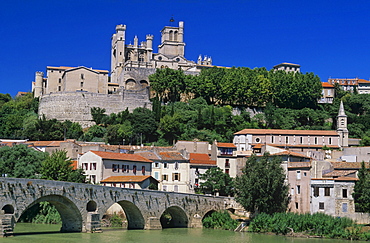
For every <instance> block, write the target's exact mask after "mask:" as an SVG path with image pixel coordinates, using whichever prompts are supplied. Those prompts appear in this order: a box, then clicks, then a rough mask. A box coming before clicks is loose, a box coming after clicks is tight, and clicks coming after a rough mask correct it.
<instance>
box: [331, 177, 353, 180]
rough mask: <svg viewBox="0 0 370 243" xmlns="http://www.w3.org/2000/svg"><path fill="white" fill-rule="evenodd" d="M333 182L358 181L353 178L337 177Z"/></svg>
mask: <svg viewBox="0 0 370 243" xmlns="http://www.w3.org/2000/svg"><path fill="white" fill-rule="evenodd" d="M334 180H335V181H358V179H357V178H355V177H338V178H335V179H334Z"/></svg>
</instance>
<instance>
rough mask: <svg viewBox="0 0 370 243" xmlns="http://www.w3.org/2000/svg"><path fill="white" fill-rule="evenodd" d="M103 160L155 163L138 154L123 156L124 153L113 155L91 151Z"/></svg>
mask: <svg viewBox="0 0 370 243" xmlns="http://www.w3.org/2000/svg"><path fill="white" fill-rule="evenodd" d="M90 152H92V153H94V154H96V155H98V156H99V157H101V158H103V159H113V160H124V161H137V162H148V163H152V162H153V161H151V160H149V159H147V158H144V157H143V156H140V155H137V154H123V153H113V152H102V151H90Z"/></svg>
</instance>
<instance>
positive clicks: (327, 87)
mask: <svg viewBox="0 0 370 243" xmlns="http://www.w3.org/2000/svg"><path fill="white" fill-rule="evenodd" d="M321 85H322V95H321V99H320V100H319V101H318V103H321V104H323V103H328V104H332V103H333V100H334V95H335V89H334V86H333V85H332V84H329V83H327V82H321Z"/></svg>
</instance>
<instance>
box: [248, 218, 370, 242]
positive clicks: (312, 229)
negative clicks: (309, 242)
mask: <svg viewBox="0 0 370 243" xmlns="http://www.w3.org/2000/svg"><path fill="white" fill-rule="evenodd" d="M361 229H362V227H361V226H359V225H356V224H355V222H354V221H352V220H351V219H349V218H336V217H333V216H330V215H326V214H323V213H315V214H312V215H311V214H295V213H275V214H272V215H268V214H265V213H261V214H259V215H257V216H256V217H255V218H254V219H253V221H252V222H251V223H250V227H249V230H250V231H252V232H260V233H264V232H273V233H275V234H281V235H286V234H288V233H303V234H308V235H315V236H321V237H327V238H341V239H367V238H368V237H369V234H368V233H366V232H361Z"/></svg>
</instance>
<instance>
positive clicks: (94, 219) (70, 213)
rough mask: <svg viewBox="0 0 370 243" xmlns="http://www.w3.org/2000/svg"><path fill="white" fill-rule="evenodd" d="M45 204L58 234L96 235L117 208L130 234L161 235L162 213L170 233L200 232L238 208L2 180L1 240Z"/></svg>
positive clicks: (185, 197)
mask: <svg viewBox="0 0 370 243" xmlns="http://www.w3.org/2000/svg"><path fill="white" fill-rule="evenodd" d="M43 201H48V202H50V203H51V204H52V205H54V206H55V207H56V209H57V210H58V212H59V214H60V215H61V219H62V228H61V231H62V232H96V231H100V220H101V218H102V216H103V215H104V214H105V213H106V212H107V210H108V209H109V208H110V207H111V206H112V205H113V204H115V203H118V204H119V205H120V206H121V207H122V208H123V209H124V211H125V213H126V218H127V221H128V229H161V228H162V225H161V222H160V217H161V215H162V214H163V213H164V212H167V213H169V214H171V216H172V219H173V220H171V222H172V224H171V225H170V227H194V228H201V227H202V218H203V217H204V216H205V215H206V214H207V213H209V212H211V211H218V210H223V209H229V208H233V206H235V205H236V203H235V201H234V200H233V199H232V198H227V197H213V196H202V195H195V194H185V193H171V192H159V191H149V190H137V189H126V188H115V187H104V186H97V185H91V184H79V183H70V182H60V181H47V180H32V179H19V178H0V208H1V212H0V222H1V223H2V225H1V227H2V231H1V235H2V236H7V235H11V232H12V231H13V228H14V222H16V221H17V220H18V219H19V217H20V216H21V215H22V213H24V212H25V211H26V210H27V209H29V208H30V207H32V206H33V205H35V204H36V203H39V202H43ZM4 229H5V231H4Z"/></svg>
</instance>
